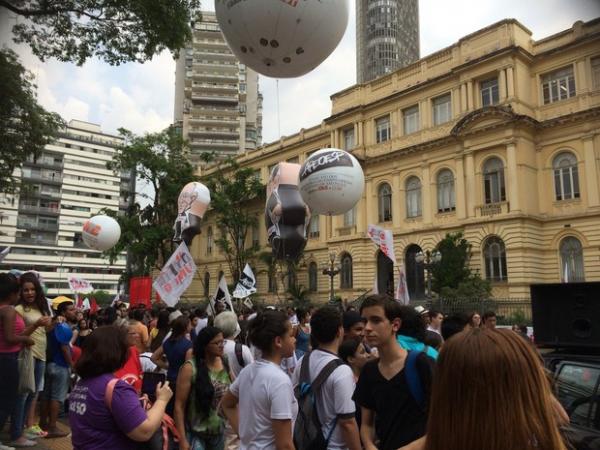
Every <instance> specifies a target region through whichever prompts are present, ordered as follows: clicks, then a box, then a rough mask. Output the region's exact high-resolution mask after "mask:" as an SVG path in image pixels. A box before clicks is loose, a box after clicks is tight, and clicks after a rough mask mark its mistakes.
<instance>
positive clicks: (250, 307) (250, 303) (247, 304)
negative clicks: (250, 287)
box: [244, 297, 254, 309]
mask: <svg viewBox="0 0 600 450" xmlns="http://www.w3.org/2000/svg"><path fill="white" fill-rule="evenodd" d="M244 306H246V308H248V309H252V307H253V306H254V303H252V300H250V297H246V299H245V300H244Z"/></svg>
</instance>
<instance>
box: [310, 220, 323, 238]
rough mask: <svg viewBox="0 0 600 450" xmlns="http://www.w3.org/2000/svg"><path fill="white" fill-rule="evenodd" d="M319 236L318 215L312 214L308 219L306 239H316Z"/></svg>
mask: <svg viewBox="0 0 600 450" xmlns="http://www.w3.org/2000/svg"><path fill="white" fill-rule="evenodd" d="M319 235H320V231H319V215H318V214H314V215H313V216H311V218H310V222H309V223H308V237H309V238H318V237H319Z"/></svg>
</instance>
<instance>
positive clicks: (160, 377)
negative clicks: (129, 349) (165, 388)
mask: <svg viewBox="0 0 600 450" xmlns="http://www.w3.org/2000/svg"><path fill="white" fill-rule="evenodd" d="M166 380H167V376H166V375H165V374H164V373H158V372H144V374H143V375H142V394H146V395H147V396H148V398H149V399H150V401H152V402H154V401H155V400H156V386H158V383H164V382H165V381H166Z"/></svg>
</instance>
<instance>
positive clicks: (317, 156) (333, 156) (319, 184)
mask: <svg viewBox="0 0 600 450" xmlns="http://www.w3.org/2000/svg"><path fill="white" fill-rule="evenodd" d="M299 185H300V195H302V199H303V200H304V203H306V204H307V205H308V207H309V208H310V210H311V212H312V213H313V214H327V215H330V216H334V215H338V214H344V213H345V212H348V211H350V210H351V209H352V208H353V207H354V205H356V203H357V202H358V200H359V199H360V197H361V196H362V193H363V189H364V187H365V176H364V174H363V170H362V167H360V164H359V162H358V160H357V159H356V158H355V157H354V156H352V155H351V154H350V153H348V152H345V151H344V150H339V149H337V148H326V149H323V150H319V151H317V152H315V153H313V154H312V155H311V156H310V157H309V158H308V159H307V160H306V161H305V162H304V164H302V168H301V169H300V183H299Z"/></svg>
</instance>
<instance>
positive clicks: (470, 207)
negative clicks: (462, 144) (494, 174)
mask: <svg viewBox="0 0 600 450" xmlns="http://www.w3.org/2000/svg"><path fill="white" fill-rule="evenodd" d="M476 181H477V180H476V177H475V159H474V157H473V151H472V150H468V151H467V152H466V155H465V186H466V188H467V211H466V217H474V216H475V189H476Z"/></svg>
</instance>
